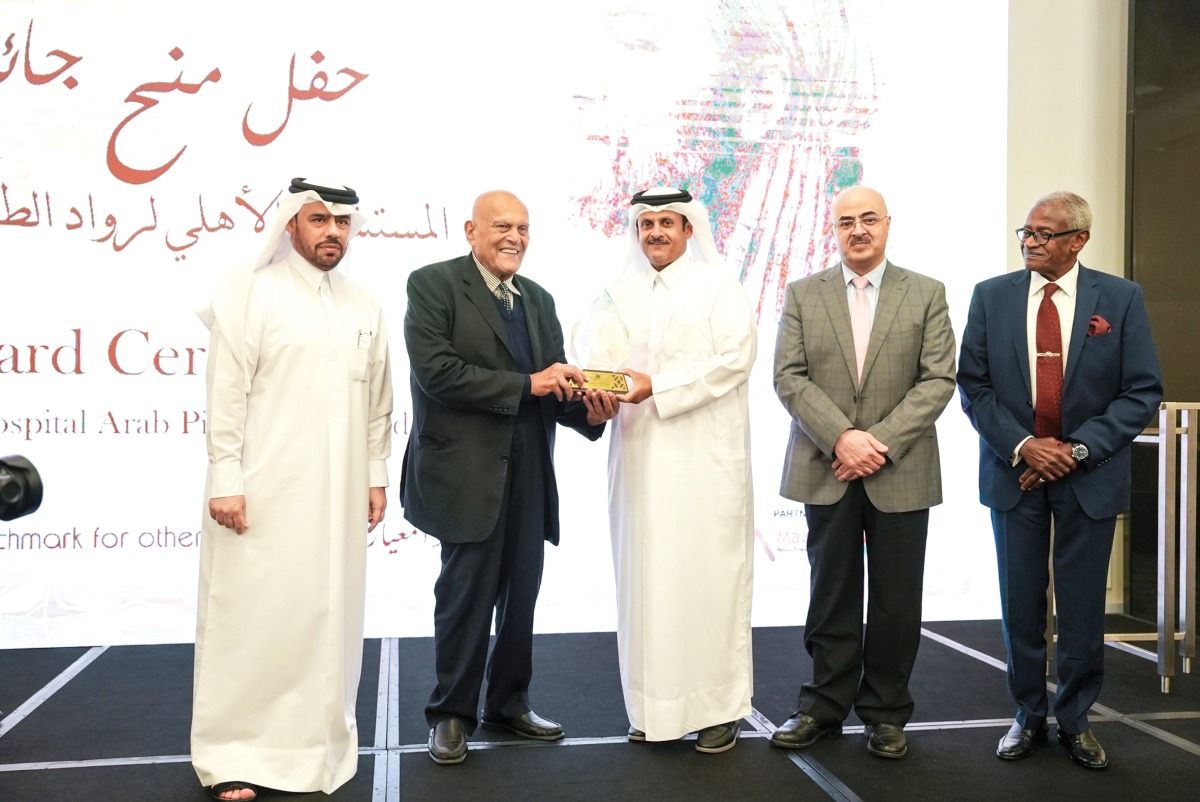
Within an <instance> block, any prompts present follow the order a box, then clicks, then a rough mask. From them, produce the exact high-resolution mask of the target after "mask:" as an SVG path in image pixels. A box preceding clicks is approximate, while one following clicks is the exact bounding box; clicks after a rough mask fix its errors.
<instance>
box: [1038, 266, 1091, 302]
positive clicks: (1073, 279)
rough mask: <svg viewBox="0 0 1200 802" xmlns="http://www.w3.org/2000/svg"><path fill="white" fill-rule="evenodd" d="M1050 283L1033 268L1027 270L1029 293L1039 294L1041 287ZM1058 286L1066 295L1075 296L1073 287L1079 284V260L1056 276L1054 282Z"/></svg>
mask: <svg viewBox="0 0 1200 802" xmlns="http://www.w3.org/2000/svg"><path fill="white" fill-rule="evenodd" d="M1049 283H1050V280H1049V279H1047V278H1046V277H1045V276H1043V275H1042V274H1041V273H1038V272H1037V271H1035V270H1030V271H1029V294H1030V295H1031V296H1033V295H1041V293H1042V288H1043V287H1045V286H1046V285H1047V284H1049ZM1054 283H1055V284H1057V285H1058V288H1059V289H1060V290H1062V291H1063V292H1065V293H1066V294H1067V297H1069V298H1074V297H1075V288H1076V287H1078V286H1079V262H1078V260H1077V261H1076V262H1075V264H1073V265H1071V269H1070V270H1068V271H1067V272H1066V273H1063V274H1062V275H1061V276H1059V277H1058V281H1056V282H1054Z"/></svg>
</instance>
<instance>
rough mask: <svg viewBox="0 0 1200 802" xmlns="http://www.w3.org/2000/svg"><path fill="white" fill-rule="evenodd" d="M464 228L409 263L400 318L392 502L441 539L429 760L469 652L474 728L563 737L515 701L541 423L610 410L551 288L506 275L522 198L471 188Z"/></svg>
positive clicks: (524, 230)
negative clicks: (396, 473) (442, 256)
mask: <svg viewBox="0 0 1200 802" xmlns="http://www.w3.org/2000/svg"><path fill="white" fill-rule="evenodd" d="M464 228H465V231H466V235H467V241H468V242H469V243H470V244H471V253H469V254H467V255H465V256H461V257H459V258H457V259H451V260H449V261H446V262H438V263H437V264H432V265H426V266H425V267H422V268H421V269H419V270H417V271H415V272H413V274H412V275H411V276H410V277H409V280H408V311H407V313H406V314H405V316H404V341H405V345H406V346H407V347H408V358H409V365H410V368H411V381H410V387H411V392H412V403H413V425H412V429H411V431H410V433H409V438H408V447H407V449H406V450H405V453H404V467H403V471H402V474H401V479H400V502H401V504H403V505H404V517H405V518H407V519H408V520H409V521H410V522H411V523H412V524H413V525H414V526H416V527H418V528H420V529H421V530H423V531H425V532H427V533H428V534H430V535H433V536H434V537H436V538H438V539H439V540H440V541H441V544H442V553H441V557H442V569H441V573H440V574H439V576H438V579H437V583H436V584H435V585H434V589H433V593H434V597H435V607H434V649H435V658H434V659H435V663H436V670H437V686H436V687H435V688H434V690H433V693H432V694H431V695H430V698H429V702H428V704H427V705H426V707H425V718H426V721H427V722H428V724H429V727H430V730H429V755H430V757H432V758H433V760H434V761H435V762H437V763H442V764H454V763H461V762H462V761H463V759H464V758H465V757H466V754H467V741H466V738H467V735H469V734H470V733H472V732H474V730H475V726H476V724H477V723H478V722H479V721H480V716H479V713H478V709H479V696H480V690H481V686H482V683H483V679H484V673H485V665H486V674H487V682H488V689H487V695H486V697H485V699H484V705H483V715H482V722H483V725H484V726H485V727H491V728H494V729H502V730H508V731H510V732H514V733H516V734H517V735H520V736H521V737H524V738H531V739H534V740H539V741H555V740H558V739H560V738H562V737H563V730H562V727H561V726H559V724H558V723H557V722H554V721H550V720H549V719H545V718H542V717H541V716H539V715H537V714H536V713H534V712H533V711H532V710H531V708H530V704H529V683H530V679H531V678H532V676H533V610H534V604H535V602H536V601H537V595H538V589H539V588H540V585H541V579H542V558H543V546H544V542H545V541H546V540H549V541H550V542H551V543H558V531H559V530H558V490H557V484H556V481H555V475H554V458H553V455H554V433H555V428H556V424H559V423H561V424H563V425H566V426H569V427H571V428H573V429H575V430H577V431H579V432H580V433H582V434H583V435H584V436H586V437H587V438H588V439H590V440H595V439H597V438H598V437H600V435H601V434H602V433H603V432H604V422H605V421H606V420H609V419H611V418H612V417H614V416H615V415H616V414H617V402H616V400H615V397H614V396H613V395H612V394H610V393H598V392H596V391H594V390H589V391H587V393H586V394H583V393H580V392H578V391H576V390H575V388H574V387H572V386H571V384H570V380H572V379H573V380H574V381H575V382H576V384H577V386H580V387H582V386H583V384H584V381H585V379H584V376H583V372H582V371H580V370H579V369H578V368H576V367H573V366H571V365H567V364H564V363H565V361H566V356H565V354H564V351H563V336H562V327H561V326H560V325H559V322H558V317H557V315H556V313H555V310H554V299H553V298H551V296H550V293H548V292H546V291H545V290H544V289H542V288H541V287H540V286H538V285H537V284H536V283H534V282H533V281H531V280H529V279H527V278H525V277H524V276H523V275H522V276H519V277H518V276H517V275H516V274H517V270H518V269H519V268H520V266H521V262H522V260H523V259H524V258H525V250H526V248H527V247H528V246H529V212H528V210H527V209H526V208H525V204H523V203H521V201H520V200H519V199H518V198H517V197H516V196H515V195H513V194H512V193H510V192H500V191H497V192H486V193H484V194H482V195H480V196H479V198H478V199H476V201H475V205H474V208H473V209H472V213H471V219H470V220H468V221H467V222H466V224H465V226H464ZM493 614H494V616H495V621H496V642H495V644H494V646H493V648H492V654H491V658H490V659H489V658H488V635H489V632H490V630H491V624H492V617H493Z"/></svg>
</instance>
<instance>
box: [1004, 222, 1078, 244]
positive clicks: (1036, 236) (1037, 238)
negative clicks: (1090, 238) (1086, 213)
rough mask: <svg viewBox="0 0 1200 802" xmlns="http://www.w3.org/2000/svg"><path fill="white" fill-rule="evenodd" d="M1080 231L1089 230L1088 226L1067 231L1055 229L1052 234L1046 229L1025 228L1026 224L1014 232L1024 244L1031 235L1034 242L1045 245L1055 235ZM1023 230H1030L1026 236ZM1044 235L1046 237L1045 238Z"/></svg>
mask: <svg viewBox="0 0 1200 802" xmlns="http://www.w3.org/2000/svg"><path fill="white" fill-rule="evenodd" d="M1080 231H1087V229H1086V228H1068V229H1067V230H1066V231H1055V232H1054V233H1052V234H1048V233H1046V232H1045V231H1034V230H1033V229H1031V228H1025V226H1021V227H1020V228H1018V229H1015V230H1014V231H1013V233H1014V234H1016V235H1017V239H1018V240H1020V241H1021V244H1022V245H1024V244H1025V243H1026V242H1027V241H1028V240H1029V238H1030V237H1033V241H1034V243H1036V244H1038V245H1045V244H1046V243H1048V242H1050V240H1052V239H1054V238H1055V237H1065V236H1066V235H1067V234H1078V233H1079V232H1080ZM1021 232H1029V233H1027V234H1026V235H1025V236H1024V237H1022V236H1021ZM1043 237H1045V239H1043Z"/></svg>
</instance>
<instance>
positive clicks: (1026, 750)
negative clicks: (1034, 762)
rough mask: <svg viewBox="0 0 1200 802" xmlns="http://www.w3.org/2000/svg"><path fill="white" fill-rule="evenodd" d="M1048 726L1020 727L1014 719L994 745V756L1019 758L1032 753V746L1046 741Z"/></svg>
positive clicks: (1008, 758)
mask: <svg viewBox="0 0 1200 802" xmlns="http://www.w3.org/2000/svg"><path fill="white" fill-rule="evenodd" d="M1049 732H1050V728H1049V727H1047V726H1046V725H1045V724H1043V725H1042V726H1040V727H1022V726H1021V724H1020V722H1016V721H1014V722H1013V724H1012V726H1011V727H1009V728H1008V732H1007V733H1006V734H1005V735H1004V737H1003V738H1001V739H1000V743H999V744H998V745H997V746H996V757H998V758H1000V759H1001V760H1020V759H1021V758H1024V757H1029V756H1030V755H1032V754H1033V747H1035V746H1037V745H1038V744H1044V743H1046V736H1047V735H1048V734H1049Z"/></svg>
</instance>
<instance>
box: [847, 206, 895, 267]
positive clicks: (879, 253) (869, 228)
mask: <svg viewBox="0 0 1200 802" xmlns="http://www.w3.org/2000/svg"><path fill="white" fill-rule="evenodd" d="M891 223H892V219H891V217H889V216H888V213H887V204H886V203H884V200H883V196H882V195H880V194H879V193H878V192H876V191H875V190H873V189H871V188H870V187H850V188H849V189H846V190H843V191H842V192H840V193H838V195H837V197H835V198H834V199H833V225H834V231H835V233H836V234H837V243H838V253H839V254H841V257H842V264H844V265H845V266H846V267H847V268H849V269H850V270H852V271H853V272H855V273H857V274H858V275H860V276H861V275H865V274H866V273H869V272H870V271H871V270H873V269H875V268H876V267H878V266H879V265H880V264H881V263H882V262H883V260H884V252H885V250H886V248H887V238H888V230H889V229H890V227H891Z"/></svg>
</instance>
